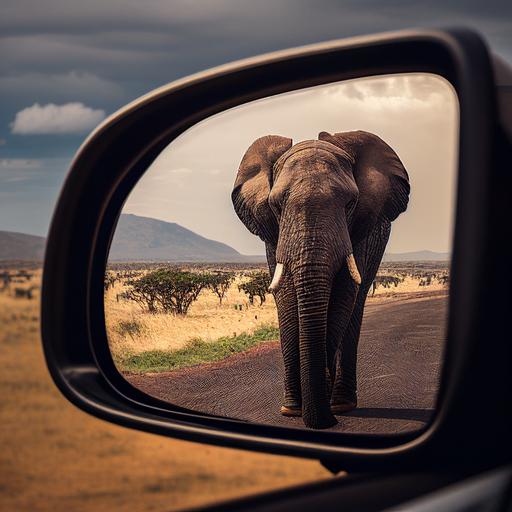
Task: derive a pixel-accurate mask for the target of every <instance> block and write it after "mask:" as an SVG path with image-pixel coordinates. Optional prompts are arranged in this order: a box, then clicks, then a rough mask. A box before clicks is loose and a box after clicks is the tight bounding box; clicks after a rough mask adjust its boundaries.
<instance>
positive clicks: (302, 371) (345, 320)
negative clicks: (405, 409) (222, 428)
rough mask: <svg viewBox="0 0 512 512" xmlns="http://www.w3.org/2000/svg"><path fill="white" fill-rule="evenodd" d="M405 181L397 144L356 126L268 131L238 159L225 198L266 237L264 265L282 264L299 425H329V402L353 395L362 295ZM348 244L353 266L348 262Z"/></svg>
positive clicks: (280, 307) (291, 387) (290, 380)
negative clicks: (295, 134)
mask: <svg viewBox="0 0 512 512" xmlns="http://www.w3.org/2000/svg"><path fill="white" fill-rule="evenodd" d="M409 190H410V188H409V178H408V175H407V172H406V170H405V168H404V166H403V165H402V163H401V161H400V159H399V158H398V156H397V154H396V153H395V152H394V151H393V149H391V148H390V147H389V146H388V145H387V144H386V143H385V142H384V141H383V140H382V139H380V138H379V137H377V136H376V135H373V134H371V133H368V132H363V131H355V132H345V133H336V134H334V135H330V134H328V133H326V132H322V133H320V134H319V140H314V141H304V142H300V143H298V144H295V145H293V146H292V140H291V139H288V138H285V137H281V136H277V135H268V136H265V137H261V138H260V139H258V140H256V141H255V142H254V143H253V144H252V145H251V146H250V147H249V149H248V150H247V152H246V153H245V155H244V157H243V159H242V162H241V164H240V168H239V170H238V175H237V178H236V181H235V185H234V189H233V192H232V200H233V205H234V207H235V211H236V213H237V215H238V216H239V218H240V219H241V221H242V222H243V223H244V224H245V226H246V227H247V228H248V229H249V231H251V233H254V234H255V235H258V236H259V237H260V238H261V239H262V240H263V241H264V242H265V245H266V252H267V260H268V264H269V268H270V272H271V274H272V275H274V273H275V269H276V263H280V264H282V265H283V267H284V270H283V274H282V277H281V279H280V280H279V285H278V287H277V289H275V290H274V296H275V300H276V304H277V311H278V318H279V327H280V331H281V348H282V352H283V359H284V367H285V394H284V403H283V405H284V407H285V408H287V409H289V410H292V411H297V412H298V414H300V413H302V416H303V420H304V424H305V425H306V426H307V427H310V428H327V427H330V426H332V425H334V424H335V423H336V419H335V417H334V414H333V411H334V412H336V413H338V412H342V411H346V410H349V409H350V408H353V407H355V406H356V404H357V394H356V359H357V344H358V340H359V333H360V328H361V320H362V315H363V308H364V303H365V300H366V296H367V292H368V289H369V287H370V285H371V283H372V281H373V279H374V277H375V274H376V272H377V269H378V267H379V264H380V262H381V259H382V256H383V254H384V249H385V247H386V244H387V241H388V238H389V233H390V227H391V222H392V221H393V220H394V219H396V217H398V215H399V214H400V213H402V212H403V211H405V210H406V208H407V203H408V199H409ZM350 254H353V255H354V258H355V262H356V264H357V269H356V273H354V272H350V271H349V264H348V262H347V257H348V256H349V255H350ZM357 270H358V271H359V274H360V277H361V282H360V284H358V283H357V278H356V277H358V276H357ZM274 281H275V279H274Z"/></svg>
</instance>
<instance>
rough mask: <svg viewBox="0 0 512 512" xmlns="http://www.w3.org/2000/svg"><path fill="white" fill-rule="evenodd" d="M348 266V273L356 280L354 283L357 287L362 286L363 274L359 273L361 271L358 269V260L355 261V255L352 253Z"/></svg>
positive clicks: (348, 257) (348, 259)
mask: <svg viewBox="0 0 512 512" xmlns="http://www.w3.org/2000/svg"><path fill="white" fill-rule="evenodd" d="M347 266H348V271H349V272H350V277H351V278H352V279H353V280H354V282H355V283H356V284H357V285H360V284H361V274H360V273H359V270H358V269H357V264H356V260H355V259H354V255H353V254H352V253H350V254H349V255H348V256H347Z"/></svg>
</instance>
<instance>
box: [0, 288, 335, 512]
mask: <svg viewBox="0 0 512 512" xmlns="http://www.w3.org/2000/svg"><path fill="white" fill-rule="evenodd" d="M0 365H1V368H2V372H1V374H0V396H1V397H2V400H1V402H0V444H1V446H2V448H1V450H0V510H2V511H4V510H5V511H30V512H38V511H60V510H63V511H64V510H66V511H67V510H73V511H76V512H81V511H95V512H101V511H104V510H105V511H106V510H109V511H112V510H123V511H124V510H128V509H129V510H137V511H150V510H162V511H164V510H165V511H168V510H177V509H182V508H184V507H190V506H196V505H200V504H207V503H212V502H215V501H219V500H225V499H229V498H234V497H238V496H242V495H246V494H251V493H258V492H264V491H268V490H271V489H276V488H278V487H284V486H289V485H293V484H299V483H302V482H307V481H312V480H317V479H321V478H326V477H328V472H327V471H326V470H324V469H323V468H322V467H321V466H320V464H319V463H318V462H314V461H307V460H302V459H292V458H289V457H281V456H271V455H264V454H257V453H251V452H246V451H242V450H231V449H225V448H216V447H210V446H206V445H201V444H196V443H190V442H185V441H177V440H173V439H166V438H163V437H159V436H155V435H151V434H146V433H142V432H137V431H134V430H128V429H125V428H121V427H117V426H115V425H111V424H109V423H106V422H103V421H100V420H98V419H96V418H93V417H91V416H88V415H86V414H85V413H83V412H82V411H79V410H78V409H76V408H75V407H74V406H72V405H71V404H70V403H69V402H68V401H67V400H66V399H64V398H63V397H62V396H61V395H60V393H59V392H58V391H57V389H56V388H55V386H54V384H53V383H52V382H51V379H50V376H49V374H48V371H47V369H46V366H45V363H44V359H43V354H42V347H41V341H40V337H39V300H38V299H35V300H27V299H24V298H23V299H21V298H18V299H16V298H14V297H12V296H11V295H9V293H5V292H2V293H0Z"/></svg>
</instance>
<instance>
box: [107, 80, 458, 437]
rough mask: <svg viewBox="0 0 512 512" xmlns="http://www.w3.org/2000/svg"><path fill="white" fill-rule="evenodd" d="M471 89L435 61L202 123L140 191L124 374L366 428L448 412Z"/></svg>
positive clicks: (270, 410) (312, 422)
mask: <svg viewBox="0 0 512 512" xmlns="http://www.w3.org/2000/svg"><path fill="white" fill-rule="evenodd" d="M457 137H458V103H457V98H456V95H455V93H454V91H453V89H452V88H451V86H450V85H449V84H448V83H447V82H446V81H444V80H443V79H442V78H440V77H438V76H435V75H431V74H405V75H393V76H391V75H389V76H380V77H374V78H366V79H359V80H351V81H346V82H339V83H332V84H328V85H324V86H319V87H314V88H309V89H303V90H299V91H294V92H292V93H287V94H282V95H278V96H273V97H270V98H265V99H263V100H259V101H255V102H251V103H248V104H245V105H242V106H240V107H237V108H234V109H231V110H228V111H226V112H223V113H221V114H218V115H216V116H213V117H211V118H208V119H206V120H204V121H202V122H201V123H199V124H197V125H195V126H193V127H192V128H190V129H189V130H188V131H186V132H185V133H184V134H182V135H181V136H180V137H179V138H177V139H176V140H174V141H173V142H172V143H171V144H169V146H168V147H167V148H166V149H165V150H164V151H163V152H162V153H161V154H160V155H159V157H158V158H157V159H156V160H155V161H154V162H153V164H152V165H151V167H150V168H149V169H148V170H147V172H146V173H145V175H144V176H143V178H142V179H141V180H140V181H139V183H138V184H137V186H136V187H135V188H134V190H133V191H132V193H131V195H130V196H129V198H128V200H127V201H126V203H125V206H124V209H123V212H122V215H121V217H120V220H119V223H118V225H117V228H116V232H115V235H114V238H113V242H112V246H111V250H110V255H109V262H108V269H107V274H106V276H105V317H106V325H107V332H108V337H109V345H110V349H111V352H112V355H113V358H114V361H115V363H116V365H117V367H118V369H119V371H120V372H121V373H122V374H123V376H124V377H125V378H126V379H127V380H128V381H129V382H130V383H131V384H132V385H133V386H135V387H137V388H139V389H141V390H142V391H144V392H145V393H147V394H149V395H152V396H155V397H158V398H160V399H162V400H166V401H168V402H170V403H172V404H175V405H178V406H180V407H184V408H187V409H189V410H192V411H197V412H201V413H207V414H213V415H218V416H223V417H229V418H236V419H239V420H245V421H250V422H257V423H263V424H271V425H280V426H287V427H295V428H322V429H329V430H332V431H343V432H356V433H375V434H380V433H396V432H407V431H413V430H418V429H420V428H422V427H424V426H425V424H426V423H427V422H428V421H429V419H430V418H431V417H432V414H433V412H434V407H435V403H436V395H437V391H438V387H439V375H440V368H441V365H442V354H443V344H444V338H445V328H446V318H447V298H448V284H449V259H450V251H451V231H452V225H453V211H454V200H455V194H454V186H455V175H456V160H457V144H458V141H457Z"/></svg>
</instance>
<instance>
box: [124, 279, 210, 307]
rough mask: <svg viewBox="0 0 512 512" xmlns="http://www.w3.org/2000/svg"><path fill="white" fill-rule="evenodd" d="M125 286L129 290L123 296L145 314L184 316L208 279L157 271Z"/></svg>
mask: <svg viewBox="0 0 512 512" xmlns="http://www.w3.org/2000/svg"><path fill="white" fill-rule="evenodd" d="M128 284H129V285H130V286H131V288H130V289H129V290H127V291H126V292H125V294H126V297H128V298H130V299H132V300H134V301H136V302H137V303H139V304H140V305H141V306H142V308H143V309H147V311H148V312H150V313H156V312H158V311H163V312H165V313H172V314H174V315H186V314H187V312H188V309H189V307H190V305H191V304H192V303H193V302H194V301H195V300H196V299H197V297H198V296H199V294H200V293H201V290H202V289H203V288H204V287H205V286H207V285H208V277H207V276H206V275H203V274H196V273H193V272H183V271H180V270H175V269H159V270H155V271H154V272H150V273H149V274H146V275H145V276H142V277H141V278H139V279H136V280H131V281H129V282H128Z"/></svg>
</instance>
